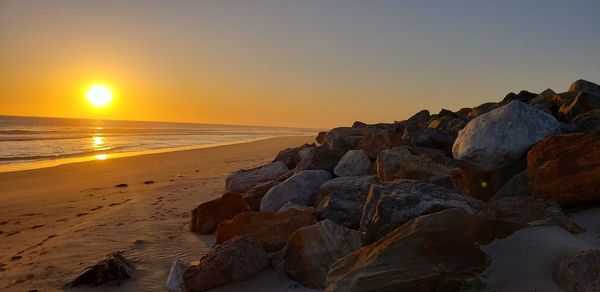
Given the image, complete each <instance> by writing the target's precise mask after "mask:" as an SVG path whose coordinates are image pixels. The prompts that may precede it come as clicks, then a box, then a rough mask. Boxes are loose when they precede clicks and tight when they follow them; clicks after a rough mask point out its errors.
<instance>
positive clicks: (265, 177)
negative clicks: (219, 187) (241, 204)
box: [225, 161, 288, 193]
mask: <svg viewBox="0 0 600 292" xmlns="http://www.w3.org/2000/svg"><path fill="white" fill-rule="evenodd" d="M287 171H288V168H287V166H286V165H285V163H283V162H281V161H276V162H272V163H269V164H266V165H263V166H259V167H255V168H251V169H246V170H240V171H237V172H234V173H233V174H231V175H230V176H228V177H227V178H226V179H225V188H226V189H227V191H229V192H234V193H245V192H246V191H247V190H249V189H250V188H252V187H253V186H255V185H257V184H259V183H263V182H267V181H272V180H274V179H276V178H277V177H278V176H280V175H283V174H285V173H286V172H287Z"/></svg>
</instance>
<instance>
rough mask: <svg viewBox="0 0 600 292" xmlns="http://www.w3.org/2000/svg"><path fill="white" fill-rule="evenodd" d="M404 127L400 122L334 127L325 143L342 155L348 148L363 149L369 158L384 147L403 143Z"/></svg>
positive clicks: (328, 133) (326, 136)
mask: <svg viewBox="0 0 600 292" xmlns="http://www.w3.org/2000/svg"><path fill="white" fill-rule="evenodd" d="M402 129H403V126H401V125H398V124H376V125H365V126H363V127H360V128H351V127H340V128H334V129H331V131H329V132H327V135H325V142H324V144H323V145H324V146H326V147H328V149H330V150H332V151H334V152H335V153H337V154H338V155H339V156H340V157H341V156H342V155H344V154H345V153H346V152H347V151H348V150H357V149H363V150H364V151H365V153H367V156H368V157H369V158H374V157H376V156H377V153H379V152H380V151H382V150H384V149H387V148H390V147H393V146H399V145H402V143H403V140H402Z"/></svg>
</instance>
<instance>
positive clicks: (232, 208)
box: [190, 193, 250, 234]
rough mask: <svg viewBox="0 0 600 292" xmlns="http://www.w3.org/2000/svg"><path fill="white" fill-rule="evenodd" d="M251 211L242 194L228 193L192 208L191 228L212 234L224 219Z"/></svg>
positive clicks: (193, 230) (194, 230)
mask: <svg viewBox="0 0 600 292" xmlns="http://www.w3.org/2000/svg"><path fill="white" fill-rule="evenodd" d="M247 211H250V206H248V204H246V202H245V201H244V199H243V198H242V196H241V195H239V194H235V193H226V194H224V195H223V196H222V197H220V198H217V199H214V200H210V201H208V202H204V203H202V204H200V205H198V207H196V208H195V209H194V210H192V220H191V222H190V229H191V231H192V232H198V233H201V234H211V233H213V232H215V230H217V226H218V225H219V223H221V222H222V221H225V220H228V219H231V218H233V217H234V216H235V215H237V214H239V213H242V212H247Z"/></svg>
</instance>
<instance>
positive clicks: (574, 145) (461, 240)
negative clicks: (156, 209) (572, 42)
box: [183, 80, 600, 291]
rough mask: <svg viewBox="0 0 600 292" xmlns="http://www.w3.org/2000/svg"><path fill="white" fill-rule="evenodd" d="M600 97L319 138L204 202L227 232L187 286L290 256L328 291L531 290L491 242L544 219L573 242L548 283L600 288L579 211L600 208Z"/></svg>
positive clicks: (198, 225)
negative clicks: (499, 262) (498, 276)
mask: <svg viewBox="0 0 600 292" xmlns="http://www.w3.org/2000/svg"><path fill="white" fill-rule="evenodd" d="M599 100H600V86H598V85H597V84H594V83H592V82H588V81H584V80H578V81H576V82H574V83H573V84H572V85H571V86H569V87H568V90H567V91H565V92H561V93H556V92H555V91H554V90H552V89H547V90H544V91H543V92H540V93H533V92H530V91H525V90H522V91H519V92H518V93H512V92H511V93H509V94H507V95H506V96H504V97H503V98H499V100H498V101H496V102H494V101H492V102H486V103H483V104H481V105H478V106H475V107H465V108H462V109H459V110H457V111H450V110H446V109H443V110H441V111H440V112H438V113H434V114H432V113H430V112H429V111H427V110H423V111H420V112H418V113H416V114H415V115H413V116H412V117H410V118H409V119H407V120H403V121H397V122H393V123H380V124H372V125H368V124H365V123H361V122H355V123H354V124H353V125H352V126H350V127H339V128H334V129H331V130H330V131H327V132H322V133H319V135H318V136H317V139H316V143H314V144H305V145H301V146H298V147H295V148H288V149H284V150H282V151H281V152H280V153H279V154H278V155H277V157H276V158H275V159H274V161H273V162H271V163H269V164H266V165H263V166H258V167H255V168H251V169H247V170H241V171H239V172H236V173H233V174H232V175H231V176H229V177H228V178H227V180H226V183H225V187H226V194H225V195H224V196H223V197H222V198H218V199H215V200H213V201H209V202H204V203H201V204H200V205H199V206H198V207H197V208H195V209H194V211H193V212H192V219H191V230H192V231H194V232H200V233H213V232H216V239H217V240H216V241H217V247H216V248H215V249H214V250H213V251H212V252H211V253H210V254H209V255H207V256H206V257H205V258H203V259H202V260H200V265H195V266H186V268H185V269H184V272H183V275H184V277H183V279H184V280H183V282H184V284H185V285H184V286H185V287H184V289H187V290H189V291H203V290H206V289H209V288H213V287H217V286H222V285H227V284H229V283H233V282H237V281H242V280H245V279H248V278H250V277H253V276H254V275H256V274H258V273H260V272H261V271H262V270H263V269H268V268H269V266H270V267H271V268H272V267H277V266H279V265H281V266H279V267H282V270H283V271H284V272H285V273H286V274H287V276H288V277H289V278H290V279H293V280H295V281H298V282H299V283H300V284H301V285H303V286H306V287H310V288H317V289H325V290H326V291H442V290H443V291H458V290H462V291H488V290H489V291H494V290H500V291H502V290H503V289H504V288H505V287H517V288H518V287H531V285H533V284H528V285H526V284H523V283H521V284H519V283H510V285H509V284H507V283H506V282H507V281H508V282H510V281H511V280H510V277H508V279H509V280H507V281H504V282H502V284H497V283H492V282H490V281H488V278H487V277H488V276H490V273H492V274H491V278H494V277H493V276H494V273H508V274H509V275H510V273H511V272H513V271H512V270H511V268H510V265H508V266H507V267H506V268H505V269H504V270H501V271H498V270H495V271H492V272H490V271H486V277H482V274H481V273H482V272H483V271H485V270H486V269H488V267H489V266H490V265H491V266H494V265H492V259H493V258H496V259H497V258H498V256H499V255H498V254H494V255H493V256H492V255H488V254H486V253H485V252H484V251H483V250H482V249H481V248H480V247H482V246H485V245H488V244H491V243H492V242H497V241H499V240H514V241H518V240H519V238H522V237H524V236H525V235H523V234H527V232H529V231H535V232H537V233H536V238H537V239H539V240H541V241H543V239H544V236H545V233H543V232H544V230H547V229H544V228H551V230H556V228H555V227H556V226H558V227H559V229H558V230H559V231H556V232H562V233H560V236H561V237H560V238H561V240H563V241H567V246H569V247H570V249H569V250H566V249H565V250H562V249H560V250H559V252H560V254H559V255H558V256H553V258H552V259H548V260H549V261H551V264H550V265H545V266H544V267H547V266H553V267H557V268H559V269H560V270H551V271H549V272H545V273H548V279H549V280H548V281H547V282H544V283H542V284H540V285H542V286H536V287H537V288H536V290H540V291H545V290H557V289H560V288H561V287H569V289H572V290H573V291H593V289H595V288H596V287H598V286H597V285H598V284H597V278H596V279H594V277H597V273H596V272H595V271H598V269H599V265H600V264H599V263H598V261H591V260H586V258H585V256H583V255H587V254H589V255H593V257H597V251H594V249H600V240H597V238H595V237H594V236H591V235H590V234H592V235H593V234H595V233H597V232H600V230H597V229H599V228H598V225H597V224H589V222H588V221H585V220H582V219H577V218H579V217H577V216H575V217H574V218H571V217H570V216H569V215H567V214H579V213H577V212H581V211H591V213H592V215H593V213H594V212H600V209H599V208H598V203H599V202H600V197H599V196H600V185H599V182H600V172H599V171H600V152H598V150H599V149H600V144H599V143H600V134H599V133H600V132H599V131H600V118H599V117H600V116H599V115H598V113H599V112H600V102H599ZM572 207H576V208H577V209H569V210H567V211H568V212H565V210H563V208H572ZM575 211H577V212H575ZM574 212H575V213H574ZM552 228H554V229H552ZM554 238H555V237H551V238H548V240H547V242H555V241H553V239H554ZM594 240H596V241H594ZM570 241H572V244H571V243H569V242H570ZM545 242H546V241H545ZM594 246H595V247H596V248H594ZM539 248H540V249H543V248H549V247H548V246H540V247H539ZM513 252H514V250H513ZM510 253H511V250H505V251H503V253H501V254H500V256H502V254H504V255H508V254H510ZM529 264H531V265H532V269H535V267H536V262H531V263H529ZM579 271H584V272H582V273H580V272H579ZM553 275H559V276H558V277H554V276H553ZM502 285H504V286H502ZM506 285H508V286H506ZM515 285H516V286H515ZM519 285H521V286H519ZM535 285H538V283H537V282H536V283H535ZM590 289H592V290H590Z"/></svg>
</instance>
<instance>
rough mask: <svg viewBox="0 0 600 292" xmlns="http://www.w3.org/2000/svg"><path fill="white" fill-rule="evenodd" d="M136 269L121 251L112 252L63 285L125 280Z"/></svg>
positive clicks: (73, 285) (66, 286) (97, 283)
mask: <svg viewBox="0 0 600 292" xmlns="http://www.w3.org/2000/svg"><path fill="white" fill-rule="evenodd" d="M134 270H135V267H134V266H133V264H131V263H130V262H129V261H128V260H127V259H126V258H125V257H124V256H122V255H121V253H119V252H111V253H109V254H108V255H106V257H104V258H103V259H102V260H99V261H98V262H97V263H95V264H94V265H93V266H89V267H87V268H86V269H85V270H84V271H83V272H81V273H80V274H79V275H77V276H76V277H75V278H74V279H73V280H71V281H69V282H68V283H66V284H65V285H64V286H63V287H64V288H68V287H75V286H79V285H89V286H98V285H102V284H104V283H107V282H111V281H124V280H127V279H129V278H131V274H132V272H133V271H134Z"/></svg>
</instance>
